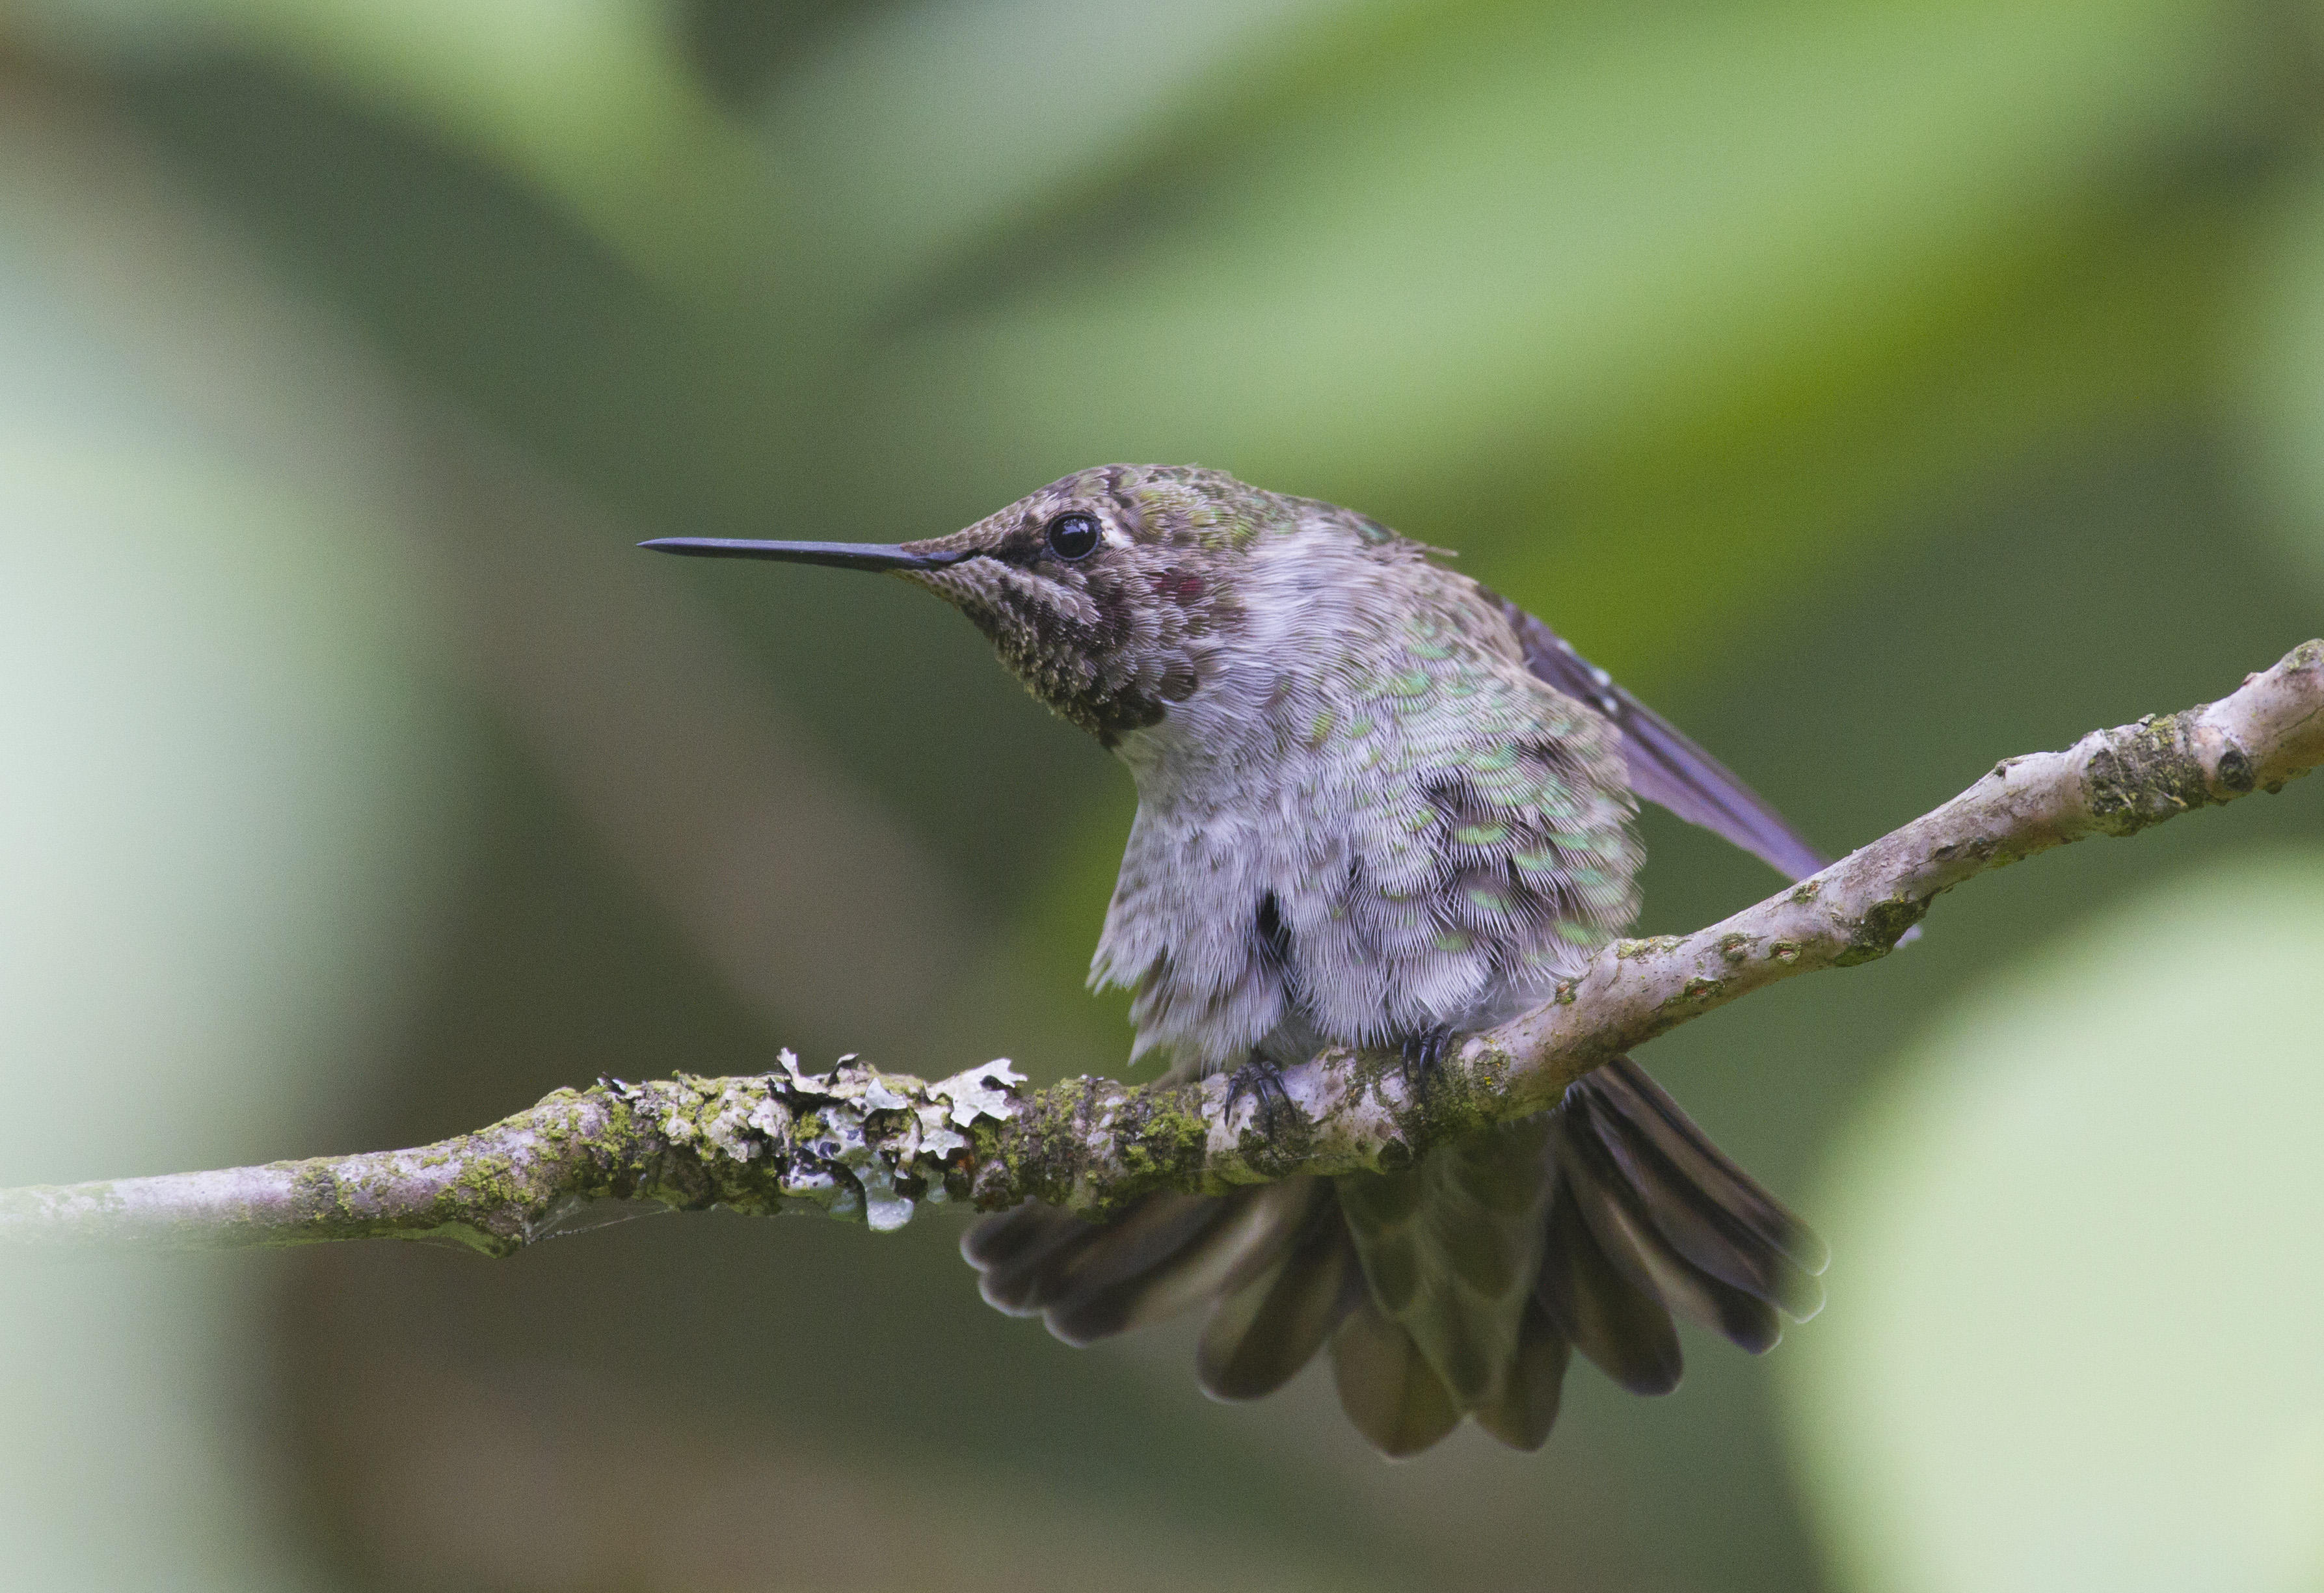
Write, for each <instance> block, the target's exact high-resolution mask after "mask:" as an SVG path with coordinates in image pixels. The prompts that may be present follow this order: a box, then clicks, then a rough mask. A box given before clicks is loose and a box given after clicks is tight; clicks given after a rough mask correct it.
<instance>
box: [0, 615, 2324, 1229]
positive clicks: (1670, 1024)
mask: <svg viewBox="0 0 2324 1593" xmlns="http://www.w3.org/2000/svg"><path fill="white" fill-rule="evenodd" d="M2319 763H2324V641H2310V642H2307V643H2305V644H2303V645H2302V646H2301V647H2299V648H2297V649H2294V650H2293V651H2292V653H2291V654H2289V655H2288V656H2287V657H2286V658H2284V659H2283V660H2282V662H2280V663H2278V664H2277V665H2276V666H2275V667H2274V668H2272V669H2269V670H2267V671H2266V672H2264V674H2259V675H2254V676H2252V677H2249V678H2247V679H2246V681H2245V682H2244V684H2243V686H2242V687H2241V688H2240V689H2239V690H2237V691H2236V692H2235V693H2234V694H2232V695H2229V696H2227V697H2225V698H2222V699H2221V700H2220V701H2218V702H2217V703H2212V704H2207V705H2205V706H2202V707H2199V708H2193V709H2190V710H2189V711H2188V712H2186V713H2183V714H2172V715H2169V716H2167V717H2163V718H2152V717H2150V718H2147V719H2143V720H2140V721H2139V722H2138V723H2136V724H2129V725H2124V726H2121V727H2119V728H2117V729H2115V730H2107V731H2095V732H2091V733H2090V734H2089V735H2087V736H2085V737H2083V738H2082V740H2081V741H2079V742H2077V743H2076V744H2075V745H2074V746H2073V747H2071V748H2070V749H2068V750H2065V751H2063V752H2037V753H2034V754H2033V755H2031V756H2029V757H2024V758H2013V759H2010V760H2007V761H2006V762H2004V763H2002V764H2000V765H1999V766H1997V768H1996V769H1994V770H1993V771H1992V772H1991V773H1990V774H1988V775H1987V776H1986V777H1985V778H1983V779H1981V780H1979V781H1978V783H1977V784H1976V785H1974V786H1971V787H1969V789H1968V790H1966V791H1964V792H1962V793H1961V794H1960V796H1956V797H1954V798H1953V799H1952V800H1951V801H1950V802H1948V803H1946V804H1945V805H1944V806H1941V807H1939V808H1937V809H1936V810H1935V811H1934V812H1932V813H1929V814H1926V815H1923V816H1922V817H1920V818H1917V819H1914V821H1913V822H1912V823H1910V824H1906V825H1904V827H1903V828H1902V829H1899V830H1896V831H1895V832H1894V833H1890V834H1888V835H1885V836H1883V837H1882V838H1881V839H1879V840H1878V841H1876V842H1874V843H1872V844H1871V845H1869V846H1867V847H1864V848H1862V849H1861V850H1859V851H1858V852H1853V853H1851V854H1849V856H1848V857H1846V858H1843V859H1841V860H1840V861H1839V862H1836V863H1834V864H1832V865H1831V867H1830V868H1828V869H1826V870H1823V871H1822V872H1821V873H1820V874H1818V875H1816V876H1815V877H1814V878H1813V879H1808V880H1804V881H1803V882H1802V883H1801V884H1799V885H1797V886H1795V887H1793V888H1792V889H1787V890H1784V891H1783V892H1781V893H1780V894H1778V895H1775V896H1772V897H1770V898H1767V899H1766V901H1763V902H1760V903H1759V904H1758V905H1757V906H1756V907H1748V908H1746V909H1745V910H1744V911H1742V912H1740V913H1738V914H1736V915H1735V916H1733V917H1730V918H1729V919H1727V920H1725V921H1724V922H1722V923H1719V924H1714V925H1711V926H1710V927H1709V928H1707V929H1700V930H1697V931H1696V932H1695V933H1693V934H1692V935H1670V936H1663V937H1658V938H1655V939H1653V940H1628V941H1622V942H1619V943H1618V944H1615V945H1613V946H1611V947H1609V948H1608V950H1607V951H1606V952H1604V953H1602V954H1600V956H1599V957H1598V958H1597V959H1596V960H1595V961H1594V962H1591V965H1590V966H1589V968H1588V969H1587V970H1585V971H1583V972H1582V975H1581V976H1580V977H1579V978H1577V979H1574V980H1572V981H1569V982H1567V983H1566V984H1564V985H1563V986H1562V987H1561V988H1560V989H1559V990H1558V991H1557V993H1556V996H1555V998H1554V999H1553V1000H1551V1001H1550V1002H1548V1003H1547V1004H1545V1005H1544V1006H1543V1007H1541V1008H1538V1009H1536V1010H1535V1011H1533V1012H1530V1013H1527V1014H1526V1015H1524V1016H1523V1017H1518V1018H1517V1019H1516V1020H1514V1021H1512V1022H1510V1023H1508V1024H1505V1025H1503V1026H1501V1027H1499V1028H1497V1029H1493V1030H1490V1031H1489V1032H1487V1033H1485V1034H1481V1035H1477V1036H1471V1037H1470V1038H1469V1039H1468V1040H1466V1041H1465V1042H1464V1043H1462V1045H1460V1046H1459V1047H1458V1048H1457V1050H1456V1051H1455V1052H1454V1053H1453V1054H1452V1055H1451V1056H1450V1057H1448V1058H1447V1059H1446V1060H1445V1061H1444V1062H1443V1064H1442V1065H1440V1066H1438V1067H1437V1068H1435V1069H1434V1070H1432V1071H1430V1072H1429V1073H1427V1074H1426V1075H1425V1077H1424V1078H1422V1079H1420V1080H1418V1081H1416V1080H1415V1079H1413V1078H1412V1077H1410V1076H1408V1074H1407V1072H1406V1068H1405V1067H1404V1066H1403V1064H1401V1062H1400V1061H1399V1060H1398V1059H1397V1057H1395V1056H1393V1055H1383V1054H1369V1053H1359V1052H1353V1051H1347V1050H1333V1051H1327V1052H1324V1053H1323V1054H1321V1055H1319V1056H1317V1057H1315V1058H1314V1060H1312V1061H1310V1062H1308V1063H1305V1064H1302V1065H1300V1066H1298V1067H1295V1068H1291V1069H1289V1070H1287V1071H1286V1073H1285V1075H1284V1087H1285V1092H1286V1096H1287V1098H1288V1100H1289V1103H1290V1107H1291V1109H1292V1110H1281V1109H1279V1108H1278V1110H1277V1111H1276V1112H1275V1114H1274V1119H1275V1120H1274V1121H1273V1123H1272V1124H1271V1125H1270V1128H1271V1130H1272V1131H1271V1132H1262V1131H1261V1129H1260V1128H1259V1122H1258V1118H1259V1110H1260V1101H1259V1097H1257V1096H1256V1095H1253V1094H1246V1095H1245V1096H1243V1097H1242V1098H1241V1099H1240V1100H1232V1099H1231V1098H1230V1093H1229V1090H1228V1086H1227V1083H1226V1081H1225V1080H1223V1079H1215V1078H1214V1079H1206V1080H1203V1081H1202V1082H1198V1083H1188V1084H1176V1085H1172V1084H1143V1085H1130V1084H1119V1083H1114V1082H1111V1081H1108V1080H1103V1079H1070V1080H1067V1081H1066V1082H1064V1083H1061V1084H1057V1085H1055V1086H1053V1087H1051V1088H1049V1089H1047V1090H1043V1091H1034V1092H1030V1093H1028V1092H1027V1091H1023V1090H1021V1089H1020V1088H1019V1086H1020V1085H1021V1084H1022V1083H1023V1082H1024V1081H1023V1079H1022V1077H1021V1076H1020V1075H1019V1074H1018V1073H1015V1072H1014V1071H1013V1070H1011V1069H1010V1066H1009V1064H1007V1063H1006V1062H991V1063H986V1064H983V1065H982V1066H980V1067H974V1068H971V1069H969V1070H968V1071H967V1072H965V1073H955V1074H954V1075H953V1076H952V1077H950V1078H947V1079H940V1080H937V1081H936V1082H933V1083H931V1082H926V1081H924V1080H921V1079H918V1078H914V1077H911V1076H910V1075H908V1074H901V1073H881V1072H880V1071H879V1070H877V1069H875V1068H871V1067H867V1066H862V1065H860V1064H854V1063H853V1062H852V1061H851V1060H849V1059H843V1060H842V1062H841V1064H839V1065H838V1066H837V1067H836V1068H835V1069H834V1070H833V1071H832V1072H831V1073H823V1074H816V1073H804V1072H802V1071H801V1070H800V1068H799V1066H798V1062H797V1060H796V1059H795V1058H794V1057H793V1056H792V1055H791V1054H789V1053H788V1052H785V1053H783V1054H782V1056H781V1058H780V1065H779V1068H778V1070H777V1071H775V1072H773V1073H766V1074H761V1075H754V1076H750V1077H742V1078H718V1079H705V1078H694V1077H689V1076H687V1075H685V1074H680V1075H679V1076H678V1078H676V1079H671V1080H662V1081H657V1082H651V1083H645V1084H630V1083H623V1082H620V1081H617V1080H601V1081H599V1082H598V1083H597V1084H595V1086H593V1087H592V1088H589V1089H586V1090H560V1091H558V1092H557V1093H555V1094H554V1095H551V1096H549V1098H548V1099H547V1100H543V1101H541V1102H540V1103H539V1105H537V1106H534V1107H532V1108H531V1109H530V1110H526V1111H522V1112H519V1113H517V1114H516V1115H515V1116H514V1117H512V1118H508V1119H504V1120H503V1121H502V1122H499V1123H496V1124H494V1125H493V1126H492V1127H491V1128H484V1129H480V1130H478V1131H477V1132H475V1133H473V1134H464V1135H461V1136H460V1137H457V1138H455V1139H447V1140H445V1141H443V1142H442V1143H440V1144H437V1145H431V1146H423V1147H421V1148H420V1149H417V1150H397V1151H380V1152H375V1153H372V1154H369V1155H364V1156H322V1157H316V1158H313V1159H311V1160H308V1161H303V1162H275V1163H272V1164H270V1165H267V1166H263V1167H239V1168H235V1169H233V1170H231V1171H227V1172H219V1173H186V1174H171V1175H168V1176H165V1177H159V1178H128V1179H119V1180H115V1181H113V1182H110V1183H81V1184H73V1185H70V1186H68V1187H61V1188H49V1187H35V1188H25V1189H14V1190H5V1191H0V1239H6V1240H11V1241H14V1242H16V1243H18V1244H39V1243H62V1242H77V1241H87V1240H92V1239H95V1240H115V1241H124V1242H129V1243H143V1244H149V1245H156V1246H163V1247H169V1248H200V1247H210V1246H230V1245H254V1244H276V1245H280V1244H304V1243H310V1242H315V1241H320V1240H327V1239H348V1238H440V1239H448V1240H453V1241H457V1242H458V1243H462V1244H466V1245H468V1246H471V1247H473V1248H476V1249H479V1250H482V1251H484V1252H486V1253H488V1254H492V1255H505V1254H508V1253H510V1252H512V1251H514V1250H517V1249H519V1248H522V1247H523V1246H524V1245H526V1244H527V1243H529V1242H530V1241H531V1240H533V1239H535V1238H539V1237H541V1236H542V1235H544V1234H546V1233H549V1232H553V1231H556V1230H558V1228H560V1227H561V1226H563V1225H564V1224H566V1223H567V1222H569V1221H571V1220H574V1218H575V1217H576V1214H577V1213H580V1212H582V1211H586V1209H587V1208H588V1207H589V1206H590V1205H591V1204H592V1203H593V1202H600V1201H605V1200H632V1201H649V1202H659V1203H661V1204H663V1205H666V1206H673V1207H679V1208H685V1209H693V1208H699V1207H705V1206H712V1205H723V1206H728V1207H732V1208H733V1209H734V1210H736V1211H749V1212H761V1213H773V1212H778V1211H817V1212H823V1213H827V1214H829V1215H832V1216H836V1217H847V1218H853V1219H855V1220H862V1221H865V1222H868V1223H869V1224H870V1225H871V1227H873V1228H875V1229H889V1228H894V1227H897V1226H899V1225H900V1224H901V1223H902V1222H904V1221H905V1220H907V1219H908V1217H909V1216H910V1215H911V1213H912V1211H913V1209H914V1207H915V1205H916V1204H917V1203H918V1202H921V1201H931V1202H934V1201H945V1200H951V1201H962V1200H967V1201H973V1202H974V1203H975V1204H977V1205H978V1206H981V1207H986V1208H994V1207H1001V1206H1009V1205H1013V1204H1015V1203H1016V1202H1019V1201H1021V1200H1025V1199H1028V1198H1032V1199H1038V1200H1043V1201H1047V1202H1052V1203H1054V1204H1056V1205H1060V1206H1065V1207H1069V1208H1071V1209H1073V1210H1075V1211H1083V1212H1085V1213H1088V1214H1092V1215H1102V1214H1103V1213H1104V1212H1106V1211H1111V1210H1113V1209H1115V1208H1117V1207H1119V1206H1120V1204H1121V1203H1122V1202H1125V1201H1128V1200H1130V1199H1133V1198H1135V1197H1136V1196H1137V1195H1139V1194H1141V1193H1144V1192H1148V1191H1150V1190H1155V1189H1176V1190H1185V1191H1195V1192H1200V1191H1218V1190H1222V1189H1225V1188H1228V1187H1230V1186H1231V1185H1234V1184H1238V1183H1254V1182H1259V1181H1263V1180H1267V1179H1271V1178H1280V1177H1284V1176H1287V1175H1289V1174H1294V1173H1322V1174H1329V1173H1349V1172H1356V1171H1360V1170H1367V1169H1369V1170H1374V1171H1384V1170H1389V1169H1393V1168H1396V1167H1398V1166H1402V1165H1406V1164H1408V1163H1409V1162H1410V1161H1411V1160H1412V1159H1413V1158H1414V1157H1415V1156H1418V1155H1420V1154H1421V1153H1422V1152H1423V1151H1425V1149H1426V1148H1427V1147H1428V1146H1430V1145H1432V1144H1434V1143H1435V1142H1437V1141H1439V1140H1441V1139H1443V1138H1444V1137H1448V1136H1453V1135H1459V1134H1462V1133H1465V1132H1468V1131H1470V1130H1472V1129H1474V1128H1479V1127H1480V1126H1482V1125H1484V1124H1487V1123H1491V1122H1496V1121H1500V1120H1503V1119H1510V1118H1517V1117H1523V1116H1526V1115H1529V1114H1531V1113H1534V1112H1537V1111H1541V1110H1545V1109H1546V1108H1548V1107H1550V1106H1552V1105H1554V1104H1555V1102H1556V1101H1557V1099H1558V1097H1559V1096H1560V1095H1561V1094H1562V1093H1563V1091H1564V1090H1565V1088H1566V1086H1567V1085H1568V1084H1570V1083H1572V1082H1573V1081H1574V1080H1575V1079H1577V1078H1579V1077H1581V1076H1582V1074H1583V1073H1587V1072H1589V1070H1591V1068H1593V1067H1596V1066H1598V1065H1599V1064H1602V1063H1604V1062H1607V1061H1609V1060H1610V1059H1612V1058H1614V1057H1616V1056H1618V1055H1621V1054H1624V1053H1625V1052H1627V1051H1628V1050H1630V1049H1632V1048H1634V1047H1636V1046H1637V1045H1643V1044H1644V1043H1645V1042H1646V1041H1648V1040H1651V1039H1653V1038H1654V1037H1655V1036H1657V1035H1659V1034H1662V1033H1664V1032H1665V1031H1666V1030H1668V1029H1671V1028H1674V1027H1676V1026H1678V1025H1679V1024H1682V1023H1684V1022H1686V1021H1688V1020H1689V1019H1690V1018H1694V1017H1701V1015H1702V1014H1703V1013H1705V1012H1708V1011H1710V1010H1711V1009H1712V1008H1715V1007H1720V1006H1724V1005H1725V1004H1726V1003H1728V1002H1729V1001H1732V1000H1734V999H1737V998H1738V997H1739V996H1742V995H1745V994H1747V993H1748V992H1749V991H1751V990H1757V989H1759V988H1760V987H1762V986H1764V985H1768V984H1773V983H1775V981H1778V980H1783V979H1789V978H1791V977H1793V976H1794V975H1795V974H1800V973H1805V972H1807V971H1810V970H1811V969H1818V968H1845V967H1849V966H1851V965H1853V964H1856V963H1858V962H1870V961H1871V960H1873V959H1874V958H1877V957H1881V956H1885V955H1886V954H1887V953H1888V952H1889V951H1890V950H1891V949H1892V948H1893V947H1894V946H1895V944H1896V942H1897V940H1898V938H1899V937H1900V936H1902V935H1904V933H1905V931H1906V930H1908V929H1909V928H1911V927H1912V925H1914V924H1915V923H1917V922H1918V921H1919V920H1920V918H1921V916H1922V915H1923V914H1924V913H1926V912H1927V911H1928V908H1929V904H1930V902H1931V901H1932V900H1933V899H1934V898H1936V897H1937V896H1939V895H1940V894H1941V893H1942V892H1944V891H1947V890H1950V889H1952V888H1953V887H1954V886H1956V885H1959V884H1960V883H1961V881H1963V880H1965V879H1969V878H1971V877H1972V876H1974V875H1977V874H1980V873H1983V872H1985V871H1986V870H1988V869H1997V868H1999V867H2001V866H2003V865H2004V864H2006V863H2013V862H2015V861H2018V860H2019V859H2021V858H2026V857H2031V856H2033V854H2034V853H2035V852H2044V851H2047V850H2048V849H2049V848H2051V847H2053V846H2062V845H2064V844H2066V843H2069V842H2072V841H2079V840H2080V839H2082V838H2083V837H2084V836H2086V835H2094V834H2107V835H2130V834H2135V833H2137V832H2138V831H2140V830H2142V829H2144V828H2146V827H2147V826H2148V825H2151V824H2160V823H2161V822H2162V821H2163V820H2164V819H2167V818H2171V817H2173V816H2175V815H2179V814H2181V813H2185V812H2188V811H2189V810H2190V809H2193V808H2198V807H2206V806H2214V805H2217V804H2219V803H2225V802H2231V801H2233V800H2234V799H2235V798H2236V797H2238V796H2245V795H2247V794H2248V793H2250V792H2252V791H2255V790H2264V791H2276V790H2280V789H2281V788H2282V786H2283V784H2284V782H2285V781H2287V780H2290V779H2292V778H2295V777H2296V776H2299V775H2301V774H2305V773H2306V772H2307V771H2308V770H2310V769H2313V768H2315V767H2316V766H2317V765H2319Z"/></svg>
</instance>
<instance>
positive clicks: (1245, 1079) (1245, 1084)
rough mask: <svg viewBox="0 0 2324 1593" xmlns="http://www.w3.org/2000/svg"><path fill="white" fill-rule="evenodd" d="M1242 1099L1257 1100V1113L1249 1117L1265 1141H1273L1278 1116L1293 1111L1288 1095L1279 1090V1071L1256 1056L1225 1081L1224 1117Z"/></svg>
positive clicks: (1279, 1069) (1230, 1114) (1231, 1114)
mask: <svg viewBox="0 0 2324 1593" xmlns="http://www.w3.org/2000/svg"><path fill="white" fill-rule="evenodd" d="M1246 1095H1256V1096H1258V1097H1259V1110H1257V1111H1256V1112H1254V1113H1253V1114H1252V1121H1253V1122H1254V1123H1256V1124H1257V1125H1258V1128H1259V1132H1260V1133H1261V1134H1264V1135H1266V1136H1267V1137H1268V1138H1269V1139H1272V1138H1274V1137H1275V1131H1276V1128H1277V1127H1278V1126H1279V1125H1280V1124H1281V1122H1282V1117H1281V1114H1283V1113H1285V1112H1291V1111H1296V1108H1294V1107H1293V1106H1292V1104H1291V1092H1290V1091H1288V1090H1286V1089H1285V1088H1284V1087H1283V1070H1282V1069H1281V1068H1279V1067H1277V1066H1276V1065H1275V1064H1273V1063H1271V1062H1267V1061H1263V1060H1261V1059H1260V1058H1259V1057H1256V1056H1254V1057H1252V1058H1251V1059H1250V1061H1249V1062H1246V1063H1244V1064H1242V1065H1241V1066H1240V1067H1239V1068H1237V1069H1235V1071H1234V1073H1233V1075H1232V1076H1231V1077H1230V1078H1229V1079H1228V1080H1227V1108H1226V1110H1227V1115H1228V1116H1230V1117H1231V1116H1233V1115H1234V1109H1235V1102H1237V1101H1239V1100H1241V1099H1242V1098H1243V1097H1244V1096H1246Z"/></svg>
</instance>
